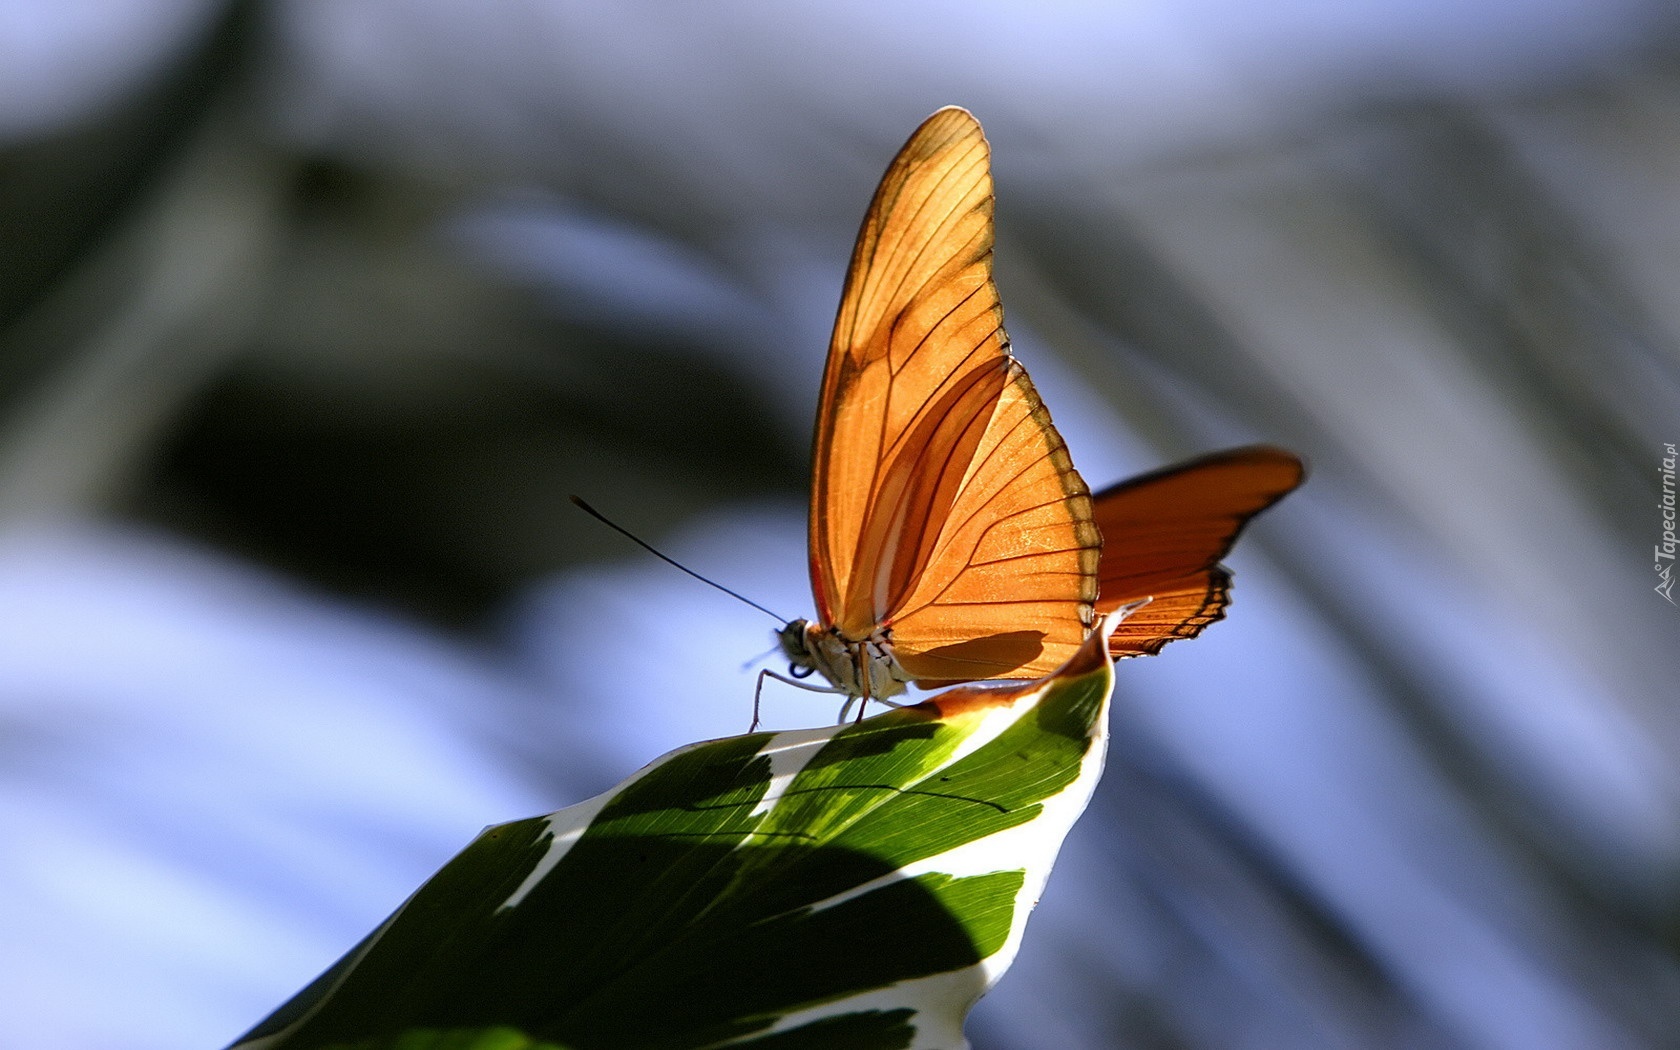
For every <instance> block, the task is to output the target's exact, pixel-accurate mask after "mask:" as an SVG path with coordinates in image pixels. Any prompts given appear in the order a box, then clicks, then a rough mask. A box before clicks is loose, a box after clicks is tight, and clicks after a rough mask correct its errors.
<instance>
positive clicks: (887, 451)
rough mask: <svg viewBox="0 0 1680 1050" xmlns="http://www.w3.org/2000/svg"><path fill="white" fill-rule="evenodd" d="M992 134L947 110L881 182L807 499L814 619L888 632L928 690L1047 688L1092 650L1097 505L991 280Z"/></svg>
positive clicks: (831, 359) (838, 338)
mask: <svg viewBox="0 0 1680 1050" xmlns="http://www.w3.org/2000/svg"><path fill="white" fill-rule="evenodd" d="M989 169H990V160H989V150H988V147H987V145H986V139H985V136H984V135H983V134H982V133H981V130H980V125H979V124H978V123H977V122H976V121H975V119H974V118H973V117H972V116H971V115H970V114H969V113H967V112H966V111H964V110H961V109H955V108H951V109H943V110H940V111H939V112H938V113H935V114H934V115H933V116H932V117H929V118H928V120H927V121H926V122H925V123H923V125H922V126H921V127H920V128H919V129H917V131H916V133H915V134H914V135H912V136H911V138H910V141H909V142H908V143H906V145H905V147H904V149H903V150H902V151H901V152H900V153H899V155H898V157H897V158H896V159H895V160H894V161H893V163H892V165H891V167H890V168H888V170H887V173H886V175H885V176H884V177H883V178H882V180H881V185H880V188H879V189H878V190H877V191H876V193H875V199H874V200H873V202H872V203H871V204H870V207H869V212H868V214H867V215H866V216H865V218H864V221H863V228H862V230H861V231H860V233H859V234H858V241H857V248H856V249H855V251H854V253H853V256H852V263H851V268H850V270H849V272H848V274H847V279H846V288H845V292H844V293H843V295H842V297H841V302H840V311H839V316H838V318H837V319H836V322H835V329H834V341H833V343H832V344H831V345H830V348H829V356H828V365H827V368H826V369H825V371H824V373H823V386H822V393H821V400H820V407H819V408H818V415H817V429H816V441H815V453H814V459H815V462H814V467H813V482H812V503H811V536H810V542H811V583H812V588H813V590H814V591H815V594H816V600H817V611H818V617H819V620H820V622H821V623H822V624H824V625H832V626H834V627H836V628H838V629H839V630H840V631H841V632H842V633H843V634H845V635H847V636H849V637H852V638H862V637H865V636H867V635H869V634H870V633H871V632H872V631H873V630H874V629H876V628H877V627H881V626H885V627H890V628H891V629H892V631H893V644H894V648H895V651H896V653H897V656H898V659H899V661H900V663H901V664H902V665H903V667H904V668H905V670H906V671H908V672H909V673H910V674H911V675H912V676H914V677H915V678H916V679H918V680H941V681H944V680H952V681H956V680H968V679H976V678H992V677H1034V676H1038V675H1043V674H1047V673H1049V672H1050V671H1051V670H1053V669H1055V668H1056V667H1057V666H1059V665H1060V664H1061V663H1062V662H1063V661H1064V660H1066V659H1067V658H1068V657H1069V656H1070V655H1071V654H1072V653H1073V652H1074V650H1075V649H1077V648H1078V646H1079V644H1080V642H1081V641H1082V640H1083V638H1084V635H1085V632H1086V629H1087V628H1088V626H1089V624H1090V622H1091V603H1092V601H1093V599H1094V598H1095V588H1096V577H1095V570H1096V564H1097V549H1098V545H1099V539H1098V536H1097V532H1096V530H1095V528H1094V527H1093V526H1092V523H1091V520H1090V519H1091V511H1090V501H1089V495H1088V493H1087V490H1086V488H1085V485H1084V483H1083V482H1082V481H1081V480H1080V479H1079V476H1078V474H1077V473H1075V471H1074V469H1073V465H1072V463H1071V462H1070V461H1069V459H1068V455H1067V451H1066V449H1065V447H1064V446H1063V444H1062V439H1061V437H1060V435H1058V434H1057V433H1056V431H1055V428H1054V427H1052V426H1051V424H1050V419H1049V416H1048V414H1047V413H1046V412H1045V410H1044V406H1043V403H1042V402H1041V401H1040V400H1039V398H1038V395H1037V393H1036V392H1035V391H1034V390H1033V386H1032V383H1031V381H1029V380H1028V378H1027V376H1026V373H1025V372H1024V371H1023V370H1022V369H1021V367H1020V366H1019V365H1018V364H1016V362H1015V361H1014V359H1013V358H1012V357H1010V355H1009V343H1008V338H1007V337H1006V336H1005V335H1004V331H1003V311H1002V308H1001V306H1000V305H999V303H998V296H997V289H996V287H995V286H994V285H993V283H992V180H991V172H990V170H989Z"/></svg>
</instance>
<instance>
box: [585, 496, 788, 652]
mask: <svg viewBox="0 0 1680 1050" xmlns="http://www.w3.org/2000/svg"><path fill="white" fill-rule="evenodd" d="M572 502H573V503H576V504H577V505H578V507H579V508H580V509H581V510H582V511H583V512H584V513H585V514H588V515H589V516H590V517H592V518H594V519H595V520H596V521H598V522H600V523H601V524H603V525H605V526H607V528H609V529H612V530H613V531H614V532H616V533H618V534H619V535H621V536H623V537H624V538H626V539H628V540H629V541H630V542H631V543H634V544H635V545H636V546H638V547H640V548H642V549H643V550H645V551H647V552H648V553H649V554H651V555H653V556H654V557H655V558H658V559H659V560H660V561H662V562H664V563H665V564H667V565H673V566H675V567H676V568H679V569H681V570H682V571H683V572H686V573H688V574H689V575H690V576H692V577H694V578H695V579H697V580H699V581H700V582H701V583H703V584H705V585H706V586H708V587H716V588H717V589H718V590H720V591H722V592H723V593H725V594H727V595H729V596H730V597H731V598H734V599H736V600H737V601H743V602H746V603H747V604H748V605H750V606H752V607H753V608H754V609H757V610H758V611H759V612H761V613H763V614H764V615H766V616H770V617H773V618H774V619H775V620H776V622H777V623H782V624H786V623H790V622H791V621H789V620H788V618H787V617H785V616H777V615H776V614H775V613H773V612H771V611H770V610H769V609H766V608H765V607H764V606H762V605H760V604H758V603H757V602H755V601H753V600H752V599H751V598H748V597H747V596H746V595H744V594H737V593H735V592H734V591H732V590H730V589H729V588H728V587H725V586H724V585H723V584H721V583H718V582H717V581H716V580H708V579H706V577H704V576H702V575H700V574H699V573H697V572H695V571H694V570H693V569H691V568H689V567H688V566H686V565H684V564H683V563H682V562H680V561H677V560H676V559H675V558H671V557H667V556H666V555H665V554H663V553H661V552H660V551H659V550H658V549H657V548H655V547H654V545H653V544H651V543H649V542H647V541H646V540H644V539H642V538H641V537H640V536H638V535H636V534H635V533H633V532H631V531H630V530H629V529H627V528H625V527H624V526H622V525H620V524H619V523H618V522H616V521H613V520H612V519H611V518H609V517H607V516H606V515H605V514H602V513H601V512H600V511H598V510H596V509H595V508H594V507H591V506H590V505H589V504H587V503H585V502H584V501H583V500H582V499H580V498H578V497H577V496H573V497H572Z"/></svg>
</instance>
